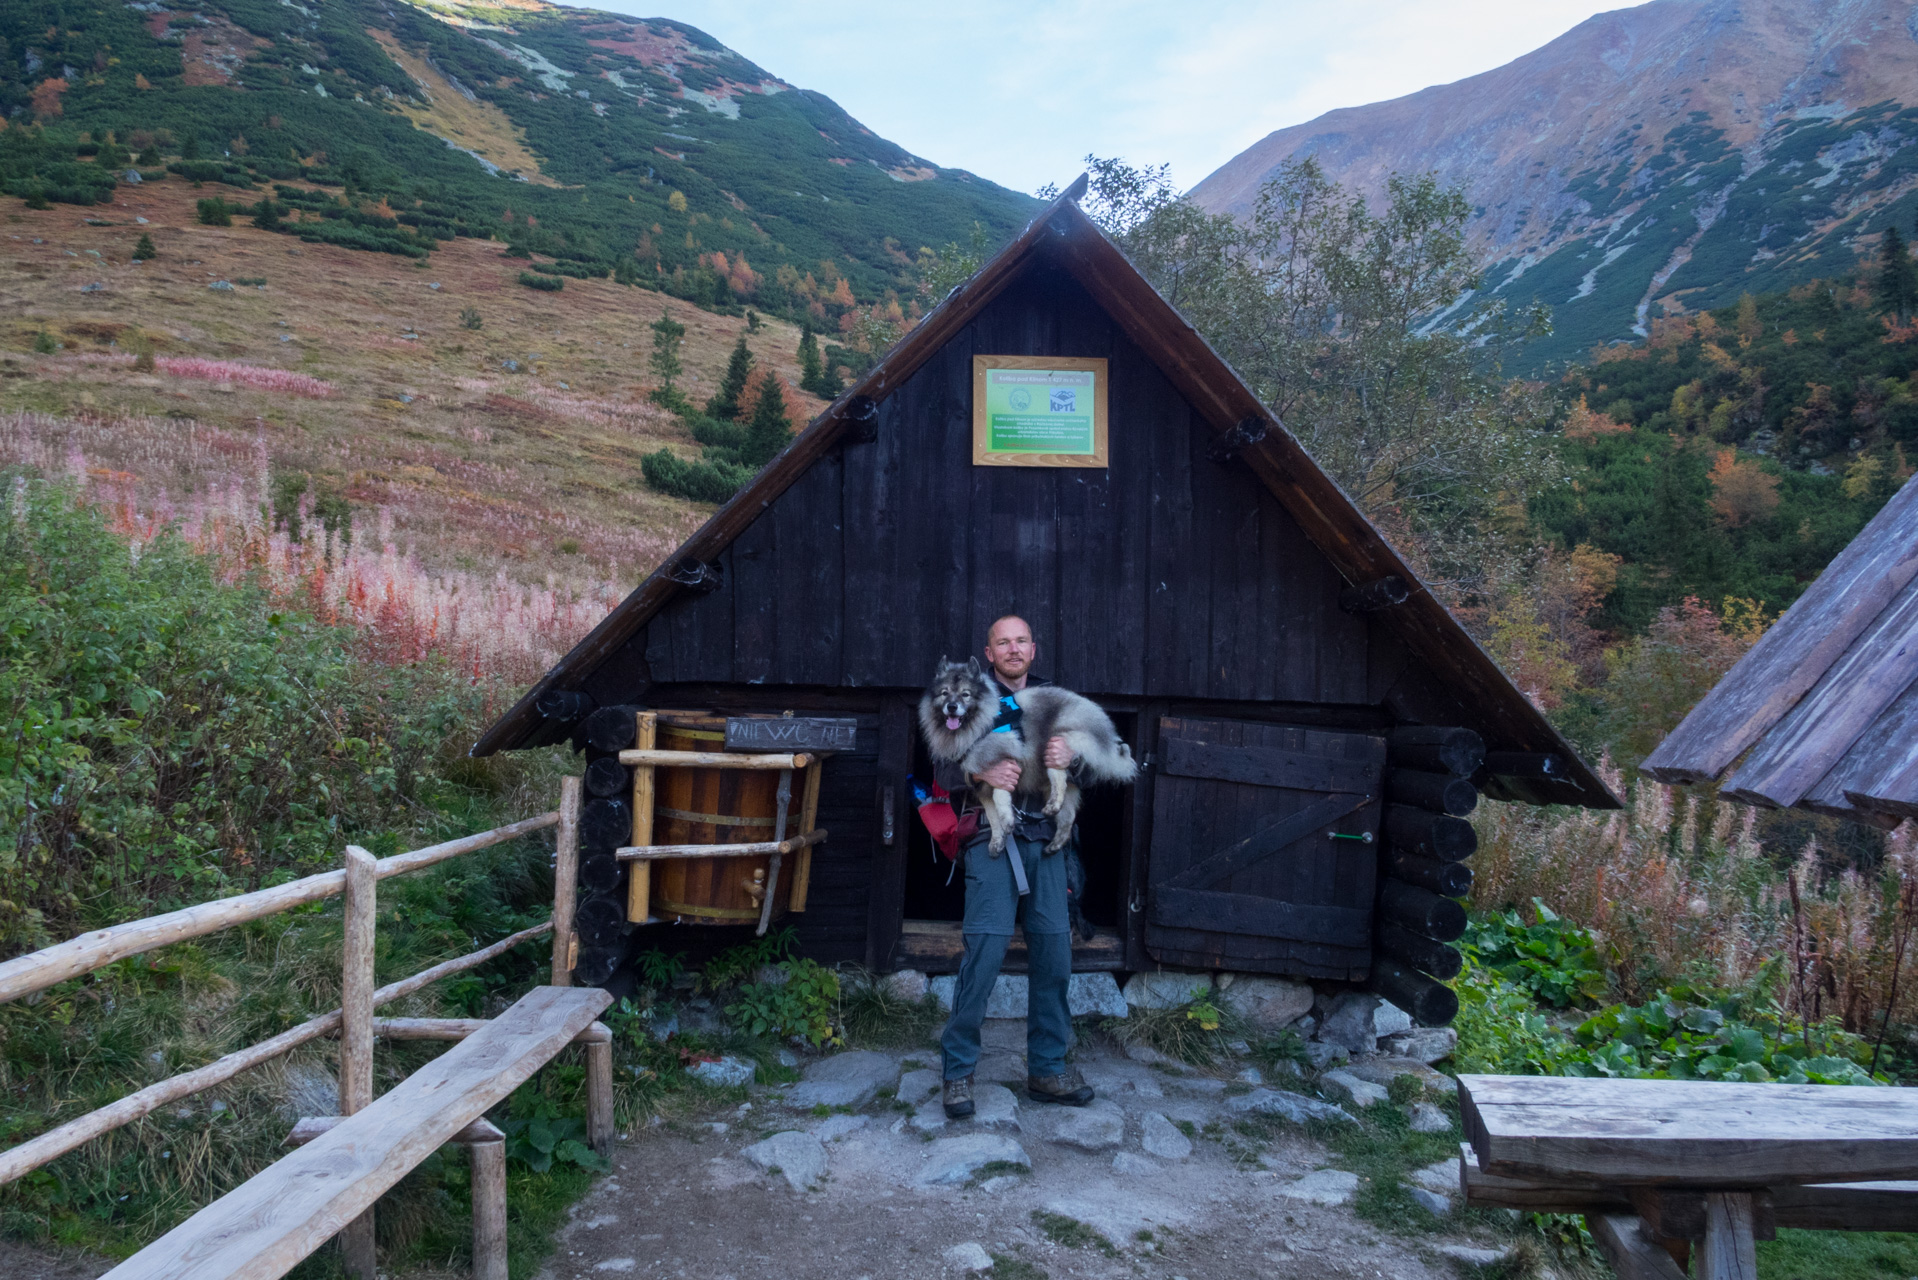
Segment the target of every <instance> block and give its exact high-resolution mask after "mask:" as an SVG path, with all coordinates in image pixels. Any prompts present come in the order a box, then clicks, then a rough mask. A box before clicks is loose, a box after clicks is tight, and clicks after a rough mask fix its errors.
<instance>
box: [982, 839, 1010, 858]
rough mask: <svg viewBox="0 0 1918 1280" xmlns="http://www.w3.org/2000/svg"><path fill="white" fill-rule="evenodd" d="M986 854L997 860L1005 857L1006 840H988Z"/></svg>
mask: <svg viewBox="0 0 1918 1280" xmlns="http://www.w3.org/2000/svg"><path fill="white" fill-rule="evenodd" d="M986 852H987V853H989V854H991V855H992V856H993V857H995V858H999V857H1004V856H1005V852H1006V842H1005V841H1004V840H988V841H986Z"/></svg>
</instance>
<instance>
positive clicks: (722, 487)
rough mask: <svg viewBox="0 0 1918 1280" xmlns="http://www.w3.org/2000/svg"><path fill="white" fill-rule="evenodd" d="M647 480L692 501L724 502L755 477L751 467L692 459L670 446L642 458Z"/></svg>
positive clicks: (661, 488) (641, 467) (653, 485)
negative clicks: (690, 460)
mask: <svg viewBox="0 0 1918 1280" xmlns="http://www.w3.org/2000/svg"><path fill="white" fill-rule="evenodd" d="M639 466H640V470H641V471H643V472H644V473H645V475H646V483H647V484H649V485H651V486H652V487H653V488H655V489H657V490H659V491H660V492H661V493H669V494H671V495H673V496H674V497H676V498H685V499H687V500H688V501H691V502H724V501H726V500H727V499H728V498H730V497H732V496H733V495H734V494H735V493H738V492H739V490H740V487H741V486H742V485H744V484H745V483H746V482H747V481H748V480H750V479H752V478H753V473H752V471H751V470H750V469H749V468H746V467H741V466H736V465H733V464H730V463H727V462H723V461H721V462H709V461H700V462H688V461H686V460H685V459H684V458H681V457H680V456H679V455H677V454H675V453H674V452H673V451H672V450H670V449H661V450H659V451H658V452H657V453H649V454H647V455H646V456H645V457H643V458H641V459H640V460H639Z"/></svg>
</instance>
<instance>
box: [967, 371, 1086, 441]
mask: <svg viewBox="0 0 1918 1280" xmlns="http://www.w3.org/2000/svg"><path fill="white" fill-rule="evenodd" d="M1097 377H1098V375H1097V374H1096V373H1094V372H1093V371H1092V370H1090V369H987V370H986V447H987V448H988V449H989V450H991V451H992V452H993V453H1056V454H1086V455H1090V454H1093V453H1095V452H1097V450H1098V439H1097V436H1096V434H1095V432H1094V430H1093V410H1094V406H1095V404H1096V402H1097V398H1096V390H1097V386H1096V380H1097Z"/></svg>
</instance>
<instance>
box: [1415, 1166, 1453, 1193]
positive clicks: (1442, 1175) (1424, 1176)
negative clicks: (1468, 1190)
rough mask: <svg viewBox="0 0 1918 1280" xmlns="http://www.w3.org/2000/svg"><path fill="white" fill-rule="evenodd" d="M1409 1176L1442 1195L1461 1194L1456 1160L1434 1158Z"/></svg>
mask: <svg viewBox="0 0 1918 1280" xmlns="http://www.w3.org/2000/svg"><path fill="white" fill-rule="evenodd" d="M1407 1177H1408V1178H1409V1179H1410V1180H1411V1181H1412V1182H1413V1183H1415V1184H1417V1185H1418V1186H1421V1187H1424V1188H1425V1189H1426V1190H1427V1191H1433V1192H1436V1193H1438V1194H1439V1195H1442V1196H1447V1197H1450V1196H1456V1195H1458V1194H1460V1188H1459V1178H1458V1161H1456V1160H1434V1161H1433V1162H1432V1163H1431V1164H1428V1165H1426V1166H1425V1167H1424V1168H1422V1169H1414V1170H1412V1172H1411V1173H1410V1174H1408V1175H1407Z"/></svg>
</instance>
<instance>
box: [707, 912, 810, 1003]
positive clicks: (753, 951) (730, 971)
mask: <svg viewBox="0 0 1918 1280" xmlns="http://www.w3.org/2000/svg"><path fill="white" fill-rule="evenodd" d="M795 943H796V938H795V935H794V933H793V929H792V926H791V925H785V926H783V927H781V928H778V929H774V930H772V931H771V932H770V933H768V934H766V935H765V936H764V937H760V938H754V939H753V940H752V941H751V942H745V943H741V944H740V945H739V946H736V947H728V948H727V949H726V950H724V951H722V952H720V953H719V954H718V955H716V956H714V957H713V958H712V959H711V960H708V961H707V962H706V971H705V974H704V978H705V982H706V986H707V987H708V988H709V989H710V988H715V987H723V986H726V985H728V984H729V983H734V982H738V981H739V980H740V979H742V978H746V977H749V976H751V975H752V974H754V973H757V972H758V971H759V969H760V966H762V965H768V964H776V963H778V962H779V961H781V960H783V959H785V958H786V957H787V956H789V955H791V954H792V951H793V947H794V945H795Z"/></svg>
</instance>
